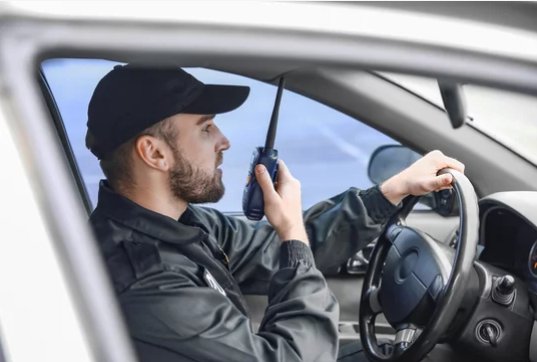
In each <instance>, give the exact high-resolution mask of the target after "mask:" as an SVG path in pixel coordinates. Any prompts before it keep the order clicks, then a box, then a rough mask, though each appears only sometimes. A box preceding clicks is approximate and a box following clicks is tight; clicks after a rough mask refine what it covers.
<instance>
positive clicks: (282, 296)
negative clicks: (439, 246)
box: [90, 181, 396, 362]
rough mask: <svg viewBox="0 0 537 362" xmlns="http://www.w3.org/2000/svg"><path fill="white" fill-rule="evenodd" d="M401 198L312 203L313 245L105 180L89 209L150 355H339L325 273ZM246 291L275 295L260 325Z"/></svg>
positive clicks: (140, 342) (367, 237) (136, 337)
mask: <svg viewBox="0 0 537 362" xmlns="http://www.w3.org/2000/svg"><path fill="white" fill-rule="evenodd" d="M395 209H396V207H395V206H394V205H393V204H391V203H390V202H389V201H388V200H387V199H386V198H385V197H384V195H382V193H381V192H380V190H379V188H378V187H372V188H370V189H367V190H362V191H360V190H358V189H355V188H351V189H349V190H348V191H346V192H344V193H342V194H340V195H337V196H335V197H333V198H331V199H329V200H326V201H323V202H320V203H318V204H316V205H315V206H313V207H311V208H310V209H308V210H306V211H305V212H304V220H305V224H306V230H307V233H308V235H309V241H310V244H311V249H310V248H309V247H307V245H306V244H304V243H302V242H301V241H296V240H291V241H285V242H283V243H280V240H279V239H278V236H277V234H276V232H275V230H274V229H273V228H272V226H270V224H268V223H267V222H266V221H260V222H257V223H254V222H250V221H247V220H241V219H238V218H235V217H232V216H227V215H224V214H222V213H220V212H218V211H216V210H213V209H210V208H204V207H196V206H189V207H188V209H187V210H186V212H185V213H184V214H183V215H182V216H181V218H180V219H179V220H174V219H172V218H170V217H168V216H164V215H162V214H158V213H156V212H153V211H151V210H148V209H146V208H143V207H142V206H140V205H138V204H136V203H134V202H133V201H131V200H129V199H128V198H126V197H123V196H121V195H119V194H118V193H115V192H114V191H113V190H112V189H111V188H109V187H108V184H107V182H106V181H101V184H100V189H99V199H98V205H97V207H96V209H95V210H94V212H93V213H92V215H91V217H90V223H91V225H92V227H93V230H94V231H95V235H96V238H97V240H98V241H99V244H100V248H101V250H102V252H103V255H104V259H105V260H106V264H107V266H108V270H109V272H110V276H111V280H112V282H113V285H114V288H115V291H116V293H117V295H118V297H119V302H120V306H121V308H122V311H123V314H124V316H125V321H126V323H127V325H128V328H129V331H130V334H131V336H132V338H133V341H134V346H135V347H136V349H137V352H138V355H139V358H140V361H141V362H149V361H155V362H167V361H170V362H171V361H174V362H179V361H200V362H211V361H230V362H242V361H267V362H268V361H270V362H279V361H286V362H293V361H320V362H328V361H334V360H335V359H336V356H337V348H338V329H337V325H338V319H339V307H338V303H337V301H336V299H335V298H334V296H333V294H332V293H331V292H330V290H329V289H328V287H327V283H326V281H325V279H324V277H323V274H322V273H323V272H327V271H330V270H334V269H337V268H338V267H339V266H340V265H342V264H344V263H345V262H346V261H347V260H348V258H349V257H351V256H352V255H353V254H355V253H356V252H357V251H359V250H360V249H362V248H363V247H364V246H366V245H367V244H368V243H370V242H371V241H373V240H374V239H375V238H376V237H377V236H378V234H379V232H380V230H381V227H382V223H383V222H384V221H385V220H386V218H387V217H389V216H390V215H391V214H392V213H393V212H394V210H395ZM243 294H263V295H267V296H268V303H269V304H268V307H267V309H266V311H265V315H264V318H263V320H262V322H261V324H260V326H259V330H257V331H256V330H253V328H252V325H251V323H250V318H249V314H248V308H247V305H246V303H245V300H244V297H243Z"/></svg>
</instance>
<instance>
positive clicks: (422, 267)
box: [360, 169, 479, 361]
mask: <svg viewBox="0 0 537 362" xmlns="http://www.w3.org/2000/svg"><path fill="white" fill-rule="evenodd" d="M445 173H450V174H451V175H453V183H452V187H453V189H454V190H455V193H456V195H457V198H458V201H459V205H460V225H459V241H458V243H457V249H456V250H454V249H452V248H449V247H448V246H447V245H445V244H443V243H441V242H438V241H436V240H434V239H433V238H432V237H431V236H429V235H427V234H425V233H424V232H422V231H420V230H417V229H414V228H411V227H408V226H406V225H405V220H406V217H407V216H408V214H409V213H410V211H411V210H412V208H413V207H414V205H415V204H416V203H417V202H418V201H419V199H420V197H416V196H408V197H407V198H405V200H403V206H402V207H401V208H400V209H399V210H398V211H397V212H396V213H395V214H394V215H393V216H392V217H391V218H390V219H389V220H388V222H387V223H386V225H385V227H384V229H383V230H382V233H381V235H380V237H379V238H378V241H377V243H376V245H375V248H374V250H373V252H372V255H371V258H370V261H369V266H368V269H367V273H366V276H365V280H364V284H363V289H362V297H361V303H360V338H361V341H362V344H363V348H364V351H365V353H366V355H367V357H368V358H369V359H370V360H371V361H421V360H422V359H423V358H424V357H425V356H426V355H427V354H428V353H429V352H430V351H431V350H432V349H433V348H434V346H435V345H436V344H437V343H438V342H439V340H440V338H441V337H442V336H443V335H444V333H445V332H446V331H447V329H448V327H449V326H450V324H451V322H452V321H453V320H454V318H455V314H456V313H457V310H458V309H459V306H460V304H461V302H462V300H463V297H464V294H465V291H466V285H467V284H468V282H469V278H470V272H471V270H472V267H473V262H474V258H475V254H476V248H477V243H478V229H479V209H478V204H477V196H476V194H475V191H474V188H473V186H472V184H471V183H470V181H469V180H468V178H467V177H466V176H464V174H462V173H460V172H458V171H456V170H453V169H444V170H441V171H440V172H439V175H440V174H445ZM381 312H382V313H384V316H385V317H386V320H387V321H388V322H389V323H390V324H391V326H392V327H394V328H395V330H396V336H395V342H394V346H393V348H391V351H389V354H385V353H384V352H382V351H381V349H380V348H379V346H378V342H377V338H376V336H375V318H376V316H377V315H378V314H380V313H381ZM420 328H422V331H421V333H420V334H419V336H416V335H417V330H418V329H420Z"/></svg>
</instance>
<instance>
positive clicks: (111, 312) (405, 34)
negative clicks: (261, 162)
mask: <svg viewBox="0 0 537 362" xmlns="http://www.w3.org/2000/svg"><path fill="white" fill-rule="evenodd" d="M0 19H1V20H0V21H1V22H2V24H3V27H2V31H1V33H0V155H1V156H2V169H3V172H2V175H1V176H0V200H1V201H0V207H1V211H0V226H1V232H2V236H3V238H2V243H1V244H0V338H1V345H2V347H3V353H4V356H5V358H6V360H7V361H9V362H23V361H34V360H38V359H39V360H42V361H55V362H60V361H69V362H71V361H78V362H82V361H88V362H89V361H118V362H119V361H121V362H125V361H129V360H135V358H134V354H133V351H132V350H131V346H130V343H129V341H128V335H127V333H126V330H125V328H124V326H123V324H122V322H121V320H120V318H119V317H118V315H119V313H118V311H119V309H118V307H117V305H116V303H115V300H114V296H113V293H112V290H111V288H110V287H109V285H108V283H107V280H106V276H105V274H104V272H103V268H102V265H101V260H100V259H99V254H98V250H97V249H96V247H95V245H94V244H93V243H92V239H91V234H90V231H89V229H88V227H87V225H86V222H85V217H84V212H83V208H82V206H81V204H80V201H79V200H78V199H77V197H76V193H75V190H74V188H73V186H72V184H71V181H70V180H69V175H68V173H67V171H66V169H65V166H64V165H63V163H62V162H61V161H59V160H61V151H60V150H59V149H58V147H57V146H56V145H55V143H54V142H53V138H54V134H53V132H52V131H51V129H50V128H49V127H48V126H47V124H45V122H44V119H45V116H44V115H45V110H44V107H43V106H42V104H41V102H40V101H39V95H38V93H37V89H36V87H35V86H33V87H32V86H31V84H33V83H32V79H33V78H32V77H33V74H32V73H31V71H30V70H31V69H32V66H33V65H34V64H33V61H34V60H35V59H36V57H37V56H39V55H40V54H41V52H42V51H44V50H46V51H52V50H54V49H56V48H62V49H70V50H75V51H80V52H88V53H89V52H96V51H109V52H110V51H117V52H122V51H126V52H129V51H130V52H135V51H144V52H145V56H147V57H150V56H152V54H155V53H162V52H165V51H168V50H169V51H172V50H173V51H176V52H183V53H184V54H185V55H193V54H194V55H195V54H207V55H210V56H218V57H223V58H225V57H231V58H232V57H251V58H252V59H269V61H271V59H272V60H293V61H296V62H299V63H306V62H309V63H313V64H315V63H319V64H321V63H325V64H333V65H335V66H337V65H341V66H370V67H372V68H375V69H377V68H378V69H383V70H392V71H408V72H409V73H415V74H419V73H423V74H425V75H431V74H439V75H444V76H454V77H456V78H460V79H470V80H472V81H475V82H480V83H484V84H490V85H496V86H503V87H508V88H510V89H512V90H518V91H522V92H526V93H537V34H536V33H534V32H531V31H528V30H522V29H515V28H510V27H507V26H500V25H494V24H490V23H484V22H477V21H471V20H463V19H458V18H450V17H443V16H439V15H427V16H424V15H423V14H420V13H417V12H407V11H402V10H395V9H390V8H388V7H383V8H375V7H374V6H372V5H369V6H366V5H361V4H352V5H350V4H332V3H282V2H270V3H265V2H261V3H258V2H215V3H207V2H195V3H194V2H192V3H185V2H162V3H160V2H144V3H142V2H125V3H124V2H65V3H64V2H42V1H38V2H17V3H2V4H1V6H0ZM47 29H48V30H47ZM375 44H381V46H379V47H376V46H373V45H375ZM442 48H443V50H442V52H440V50H441V49H442ZM401 50H403V51H401ZM461 54H464V55H465V57H461ZM476 64H481V66H480V67H476V66H475V65H476ZM508 65H510V66H508ZM506 66H508V67H506ZM498 69H501V70H502V72H498ZM54 193H55V194H54ZM62 215H69V216H70V218H69V222H62ZM29 251H31V252H29ZM29 286H31V288H29ZM1 358H2V357H1V356H0V360H1Z"/></svg>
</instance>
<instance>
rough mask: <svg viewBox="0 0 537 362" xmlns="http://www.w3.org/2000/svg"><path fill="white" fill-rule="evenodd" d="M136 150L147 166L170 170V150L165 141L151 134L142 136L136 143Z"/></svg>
mask: <svg viewBox="0 0 537 362" xmlns="http://www.w3.org/2000/svg"><path fill="white" fill-rule="evenodd" d="M134 150H135V152H136V154H137V155H138V157H140V159H141V160H142V162H143V163H145V164H146V165H147V166H149V167H151V168H154V169H156V170H159V171H164V172H165V171H168V170H169V167H170V162H169V157H167V155H168V154H169V150H168V148H167V145H166V143H165V142H164V141H162V140H159V139H158V138H155V137H153V136H149V135H144V136H140V137H138V139H136V141H135V143H134Z"/></svg>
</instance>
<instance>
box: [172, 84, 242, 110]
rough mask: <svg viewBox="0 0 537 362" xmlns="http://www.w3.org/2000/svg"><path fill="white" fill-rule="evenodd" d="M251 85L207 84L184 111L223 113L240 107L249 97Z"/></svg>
mask: <svg viewBox="0 0 537 362" xmlns="http://www.w3.org/2000/svg"><path fill="white" fill-rule="evenodd" d="M249 94H250V87H246V86H236V85H219V84H205V85H204V86H203V90H202V92H201V93H200V95H199V96H198V98H196V99H195V100H194V101H193V102H192V103H190V104H189V105H187V106H186V107H185V108H184V109H183V111H182V113H192V114H221V113H226V112H230V111H233V110H235V109H237V108H239V107H240V106H241V105H242V104H243V103H244V102H245V101H246V99H247V98H248V95H249Z"/></svg>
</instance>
